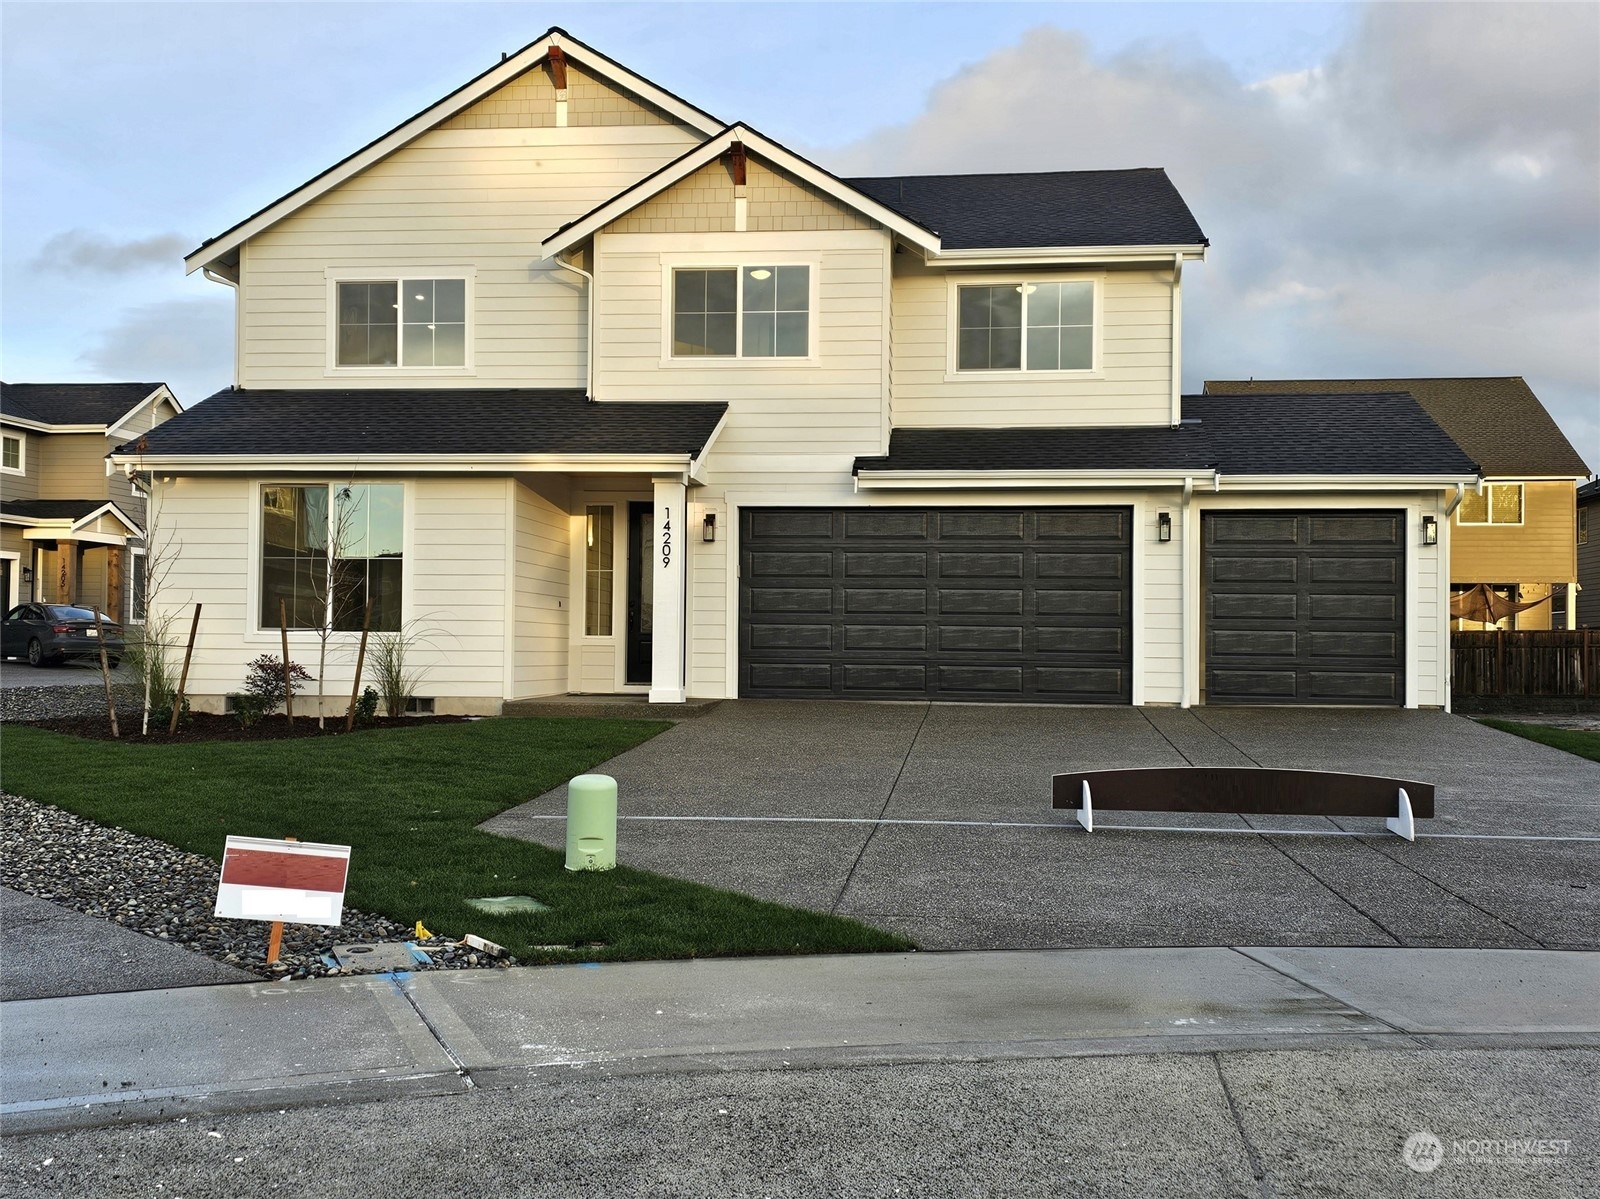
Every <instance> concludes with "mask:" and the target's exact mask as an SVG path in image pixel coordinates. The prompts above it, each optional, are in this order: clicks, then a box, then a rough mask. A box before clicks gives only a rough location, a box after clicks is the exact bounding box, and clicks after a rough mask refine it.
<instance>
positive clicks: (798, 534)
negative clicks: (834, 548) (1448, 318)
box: [749, 509, 833, 541]
mask: <svg viewBox="0 0 1600 1199" xmlns="http://www.w3.org/2000/svg"><path fill="white" fill-rule="evenodd" d="M749 535H750V536H751V537H752V538H757V539H760V540H762V541H772V540H776V539H780V538H791V539H792V538H805V539H808V540H818V541H827V540H829V539H830V538H831V537H832V536H833V514H832V513H831V512H827V511H824V510H822V509H812V510H807V509H782V510H758V511H755V512H752V513H751V515H750V523H749Z"/></svg>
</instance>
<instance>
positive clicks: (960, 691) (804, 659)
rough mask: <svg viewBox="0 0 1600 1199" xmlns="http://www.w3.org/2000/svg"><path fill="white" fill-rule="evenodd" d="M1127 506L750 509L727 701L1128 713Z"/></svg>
mask: <svg viewBox="0 0 1600 1199" xmlns="http://www.w3.org/2000/svg"><path fill="white" fill-rule="evenodd" d="M1130 525H1131V510H1130V509H1127V508H1038V509H1007V508H843V509H823V508H754V509H745V510H744V512H743V513H742V515H741V526H740V531H741V543H740V578H739V598H740V616H741V624H740V637H739V640H740V656H739V670H740V694H742V695H745V696H752V697H756V696H761V697H794V698H801V697H804V698H827V697H833V698H841V699H944V700H990V701H1011V702H1029V703H1128V702H1130V700H1131V699H1132V694H1133V681H1132V679H1133V669H1132V658H1133V647H1132V636H1131V633H1132V623H1133V618H1132V588H1131V581H1130V574H1131V550H1130V547H1131V540H1130V538H1131V529H1130Z"/></svg>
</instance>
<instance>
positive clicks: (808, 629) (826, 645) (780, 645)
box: [749, 624, 833, 649]
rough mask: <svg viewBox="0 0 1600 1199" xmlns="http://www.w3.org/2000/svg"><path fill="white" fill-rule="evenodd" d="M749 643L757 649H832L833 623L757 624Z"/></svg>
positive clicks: (751, 630)
mask: <svg viewBox="0 0 1600 1199" xmlns="http://www.w3.org/2000/svg"><path fill="white" fill-rule="evenodd" d="M749 644H750V645H751V646H752V647H753V648H755V649H832V648H833V626H832V625H831V624H822V625H815V624H756V625H751V626H750V641H749Z"/></svg>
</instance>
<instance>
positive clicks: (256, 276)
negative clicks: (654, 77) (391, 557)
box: [238, 124, 698, 388]
mask: <svg viewBox="0 0 1600 1199" xmlns="http://www.w3.org/2000/svg"><path fill="white" fill-rule="evenodd" d="M697 138H698V135H696V134H692V133H691V132H689V131H688V130H686V129H684V128H682V127H680V126H674V125H661V124H657V125H627V126H622V125H619V126H614V127H605V128H565V129H466V130H435V131H433V132H430V133H427V134H424V135H423V136H422V137H420V138H418V139H417V140H416V141H415V142H413V143H412V144H411V145H410V146H408V147H407V148H405V149H403V150H400V151H398V152H396V153H395V154H393V155H391V156H390V157H389V158H387V159H385V160H384V161H382V162H380V163H378V164H376V165H374V166H373V167H371V168H370V169H369V170H367V171H365V172H363V173H362V174H360V175H358V176H356V177H355V178H353V179H351V180H349V181H347V182H345V183H344V184H342V185H341V186H340V187H338V188H336V189H334V190H333V191H331V192H329V193H328V194H327V195H325V196H323V197H321V198H320V199H318V200H316V201H314V202H313V203H311V204H309V205H307V206H306V207H305V208H302V209H300V210H299V211H298V212H296V213H294V214H293V215H291V216H289V217H287V218H285V219H284V220H282V221H280V222H279V223H278V224H277V225H275V226H273V227H272V228H270V229H268V230H266V231H264V232H262V233H260V234H258V235H257V236H256V237H254V238H252V239H251V240H250V241H249V242H247V243H246V245H245V246H244V247H243V251H242V255H241V259H240V261H241V283H240V288H239V297H238V303H239V304H240V305H241V318H242V319H241V321H240V330H241V331H240V336H241V337H242V339H243V354H242V356H241V358H242V361H241V383H242V385H243V386H246V387H263V388H265V387H330V388H339V387H352V386H354V387H383V386H402V387H403V386H408V385H409V386H427V387H451V386H459V387H510V386H515V387H581V386H582V385H583V383H584V378H585V372H586V369H587V368H586V365H585V361H584V355H585V346H584V343H585V339H586V320H587V314H586V307H585V306H586V303H587V300H586V297H585V287H586V284H585V282H584V280H583V279H582V278H581V277H580V276H578V275H576V274H574V273H573V272H571V271H567V270H563V269H560V268H556V267H554V266H553V265H552V264H548V263H545V262H544V261H543V253H542V251H541V250H540V248H539V243H540V241H541V240H542V239H543V238H545V237H547V236H548V235H549V234H551V233H552V232H554V231H555V230H556V228H557V227H559V226H560V225H563V224H565V223H566V222H568V221H570V220H572V219H574V218H575V217H577V216H579V215H581V214H582V213H584V212H586V211H588V210H589V209H590V208H593V207H595V206H596V205H598V204H600V203H601V202H602V201H604V200H606V199H609V198H610V197H611V196H612V195H614V194H615V193H617V192H618V191H621V190H623V189H624V188H626V187H628V186H629V185H631V184H632V183H634V182H636V181H637V180H638V179H640V178H642V177H643V176H645V175H647V174H649V173H650V172H651V171H653V170H655V169H656V168H657V167H659V166H661V165H662V164H663V163H665V162H667V161H668V160H670V159H672V158H674V157H676V156H677V155H678V154H681V153H682V152H683V151H684V150H685V149H688V148H689V147H690V146H691V145H693V144H695V142H696V140H697ZM329 268H353V269H356V270H364V269H367V268H370V269H371V271H372V272H373V275H374V277H378V278H382V277H386V276H390V277H392V274H393V273H394V272H396V271H404V272H416V273H418V274H421V275H424V276H425V275H426V274H427V273H428V272H429V271H431V270H439V271H441V272H442V271H446V270H461V269H467V270H470V271H471V272H473V274H474V276H475V277H474V280H473V283H472V284H471V288H470V290H471V293H472V297H471V304H472V308H473V323H472V326H471V328H470V329H469V336H470V337H471V338H472V341H473V348H474V355H473V357H474V370H473V373H471V374H465V373H457V374H449V375H443V376H440V375H431V374H429V375H417V374H412V373H407V372H405V371H402V370H387V371H385V370H377V369H373V370H363V371H360V372H338V371H333V372H330V370H329V352H328V351H329V347H328V328H329V311H328V309H329V298H328V297H329V285H328V277H327V272H328V270H329Z"/></svg>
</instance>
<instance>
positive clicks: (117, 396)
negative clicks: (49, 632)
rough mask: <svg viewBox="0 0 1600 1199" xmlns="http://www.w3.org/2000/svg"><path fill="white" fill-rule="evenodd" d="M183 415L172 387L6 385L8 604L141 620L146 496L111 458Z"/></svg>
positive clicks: (4, 575) (0, 502)
mask: <svg viewBox="0 0 1600 1199" xmlns="http://www.w3.org/2000/svg"><path fill="white" fill-rule="evenodd" d="M181 411H182V408H181V406H180V405H179V403H178V401H177V399H176V398H175V397H174V396H173V394H172V392H171V391H170V390H168V388H167V386H166V384H164V383H0V449H3V455H0V596H3V597H4V599H5V605H6V608H7V610H10V609H11V608H12V607H15V606H16V605H17V604H19V603H26V602H29V601H34V600H38V601H43V602H46V603H57V604H83V605H86V606H87V605H93V604H98V605H99V606H100V608H101V610H102V611H104V612H105V613H106V614H107V615H108V616H109V617H110V618H111V619H112V620H115V621H120V620H123V619H130V620H138V619H139V618H140V616H141V615H142V613H141V611H140V605H141V604H142V599H141V596H140V588H141V587H142V585H143V579H144V573H143V570H142V565H141V560H142V558H143V556H144V542H143V541H142V540H141V538H142V537H143V536H144V530H143V526H144V519H145V508H144V499H143V496H142V495H141V494H140V493H139V492H138V491H137V490H136V489H135V487H134V485H133V482H132V481H131V480H130V479H129V478H128V476H127V475H126V473H124V472H123V471H119V470H113V469H112V468H111V466H110V464H109V462H108V461H107V457H106V455H107V454H108V453H109V452H110V451H111V450H112V449H114V448H116V447H117V446H120V445H124V444H126V443H128V442H129V441H130V439H132V440H135V441H136V440H137V439H138V438H139V437H141V436H143V435H144V434H145V433H147V432H149V431H150V430H151V429H153V428H154V427H155V426H157V425H159V424H161V423H162V422H163V421H165V420H168V419H169V418H171V417H173V416H176V415H177V414H178V413H179V412H181Z"/></svg>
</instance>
